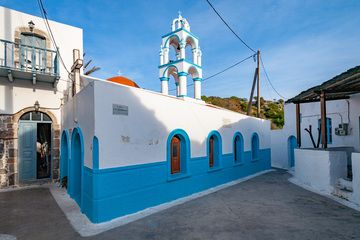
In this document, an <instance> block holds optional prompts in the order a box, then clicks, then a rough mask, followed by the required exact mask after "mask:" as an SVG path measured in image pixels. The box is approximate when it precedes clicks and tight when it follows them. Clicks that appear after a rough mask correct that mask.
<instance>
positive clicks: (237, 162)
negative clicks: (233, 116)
mask: <svg viewBox="0 0 360 240" xmlns="http://www.w3.org/2000/svg"><path fill="white" fill-rule="evenodd" d="M235 140H238V141H239V143H238V144H237V145H236V146H237V149H235ZM232 147H233V154H234V166H238V165H243V164H244V137H243V135H242V134H241V133H240V132H236V133H235V134H234V137H233V141H232ZM235 151H237V152H236V157H237V158H238V159H235Z"/></svg>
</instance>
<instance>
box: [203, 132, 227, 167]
mask: <svg viewBox="0 0 360 240" xmlns="http://www.w3.org/2000/svg"><path fill="white" fill-rule="evenodd" d="M212 136H213V137H214V165H213V167H210V164H209V163H210V162H209V161H210V157H209V155H210V146H209V145H210V144H209V143H210V137H212ZM206 153H207V159H208V171H210V172H212V171H218V170H221V169H222V156H223V155H222V140H221V135H220V133H219V132H218V131H216V130H213V131H211V132H210V133H209V135H208V136H207V144H206Z"/></svg>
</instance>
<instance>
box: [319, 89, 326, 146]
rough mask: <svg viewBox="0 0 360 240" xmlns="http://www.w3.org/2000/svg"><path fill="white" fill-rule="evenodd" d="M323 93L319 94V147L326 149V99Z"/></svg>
mask: <svg viewBox="0 0 360 240" xmlns="http://www.w3.org/2000/svg"><path fill="white" fill-rule="evenodd" d="M325 97H326V96H325V93H324V92H323V91H322V92H321V93H320V111H321V125H320V126H321V146H322V148H327V133H326V132H327V131H326V130H327V126H326V99H325Z"/></svg>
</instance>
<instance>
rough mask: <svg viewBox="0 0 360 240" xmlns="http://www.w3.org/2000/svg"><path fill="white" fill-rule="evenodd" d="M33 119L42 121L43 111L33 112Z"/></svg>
mask: <svg viewBox="0 0 360 240" xmlns="http://www.w3.org/2000/svg"><path fill="white" fill-rule="evenodd" d="M31 120H32V121H41V112H32V113H31Z"/></svg>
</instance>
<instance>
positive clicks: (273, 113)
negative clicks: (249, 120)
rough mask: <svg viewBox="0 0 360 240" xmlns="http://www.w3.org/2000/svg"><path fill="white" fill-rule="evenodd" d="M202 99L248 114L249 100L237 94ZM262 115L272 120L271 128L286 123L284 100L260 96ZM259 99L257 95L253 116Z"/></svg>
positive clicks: (279, 126) (253, 106)
mask: <svg viewBox="0 0 360 240" xmlns="http://www.w3.org/2000/svg"><path fill="white" fill-rule="evenodd" d="M201 98H202V100H204V101H205V102H206V103H209V104H213V105H216V106H219V107H222V108H226V109H229V110H231V111H234V112H239V113H243V114H247V110H248V100H247V99H246V98H238V97H235V96H232V97H229V98H221V97H215V96H209V97H207V96H202V97H201ZM260 108H261V110H260V115H261V118H265V119H268V120H271V128H272V129H278V128H282V127H283V125H284V100H282V99H280V100H272V101H271V100H265V99H264V98H262V97H261V98H260ZM256 112H257V101H256V97H255V98H254V101H253V102H252V112H251V115H252V116H256Z"/></svg>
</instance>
